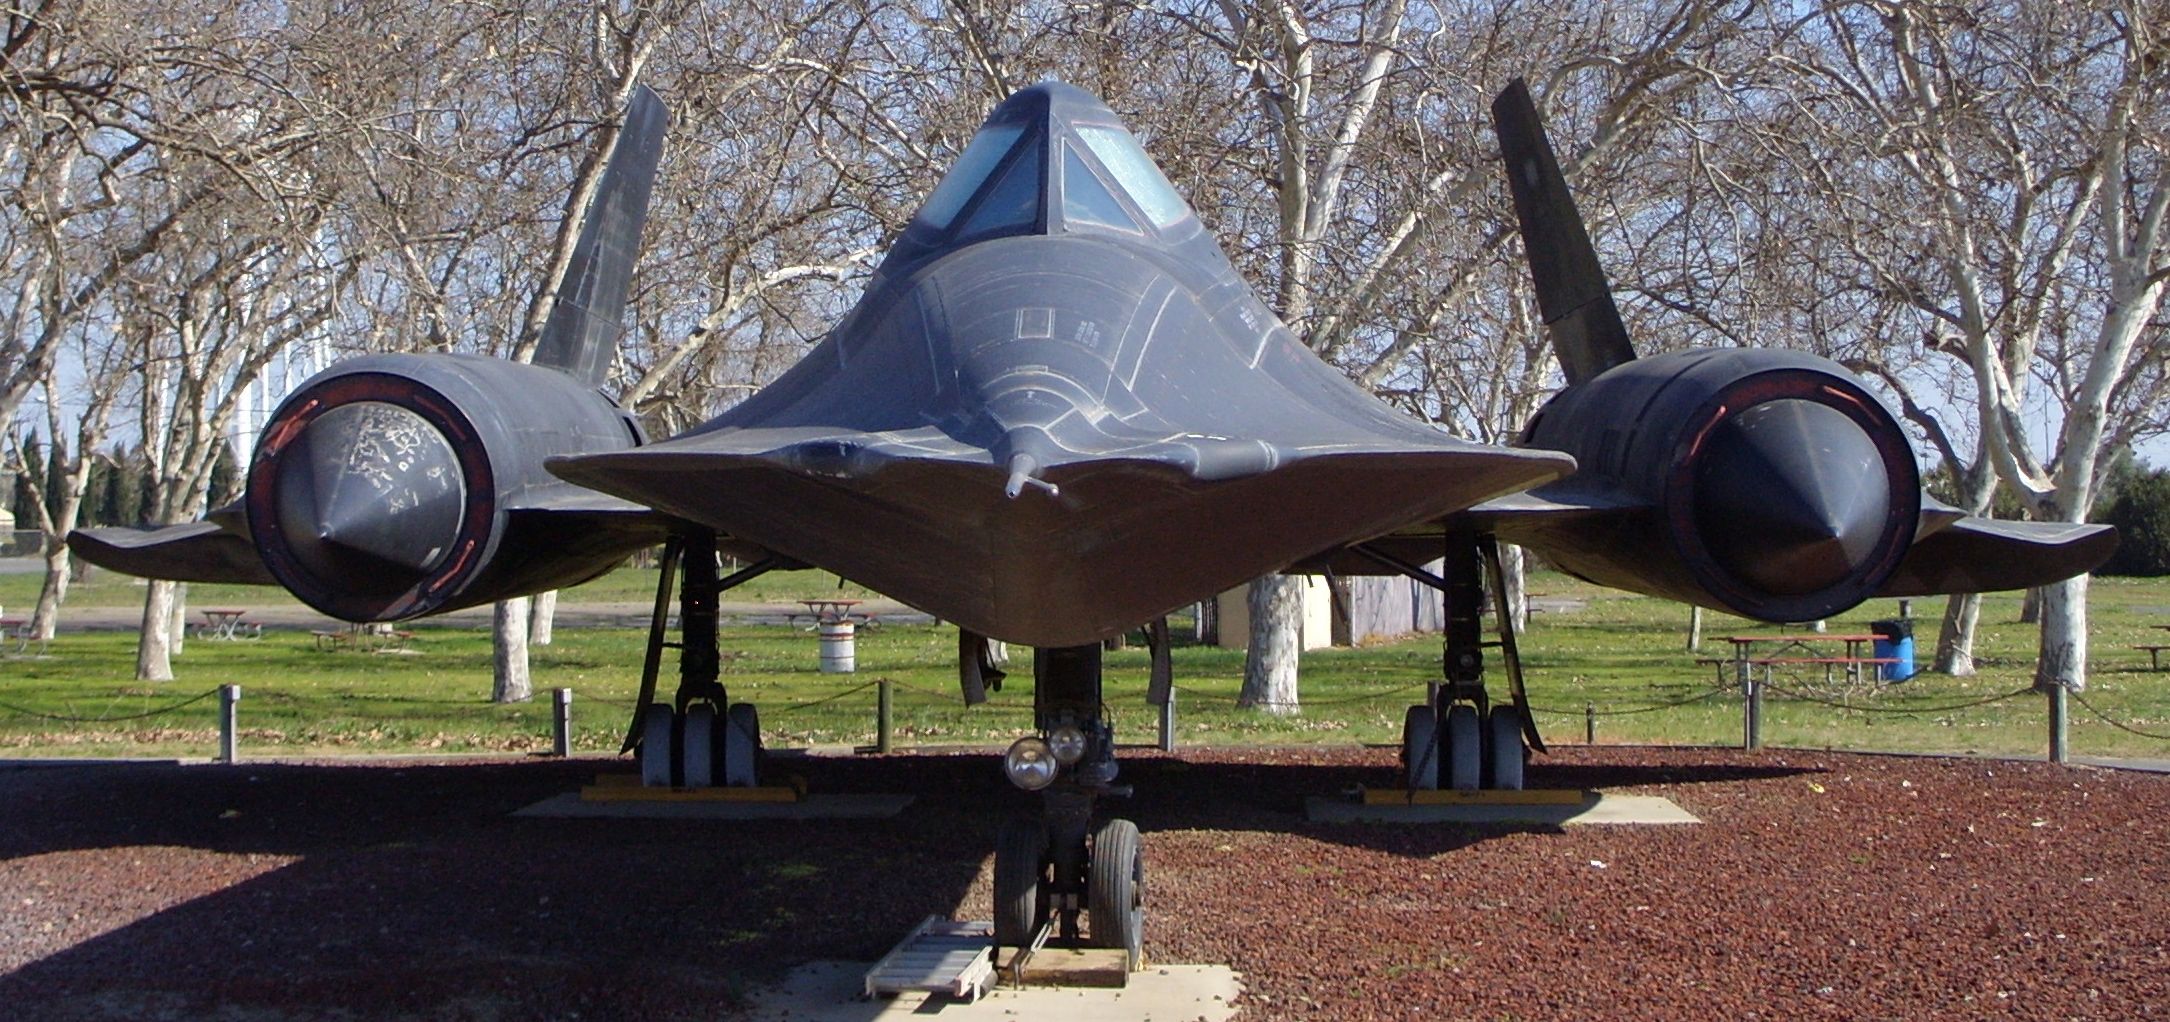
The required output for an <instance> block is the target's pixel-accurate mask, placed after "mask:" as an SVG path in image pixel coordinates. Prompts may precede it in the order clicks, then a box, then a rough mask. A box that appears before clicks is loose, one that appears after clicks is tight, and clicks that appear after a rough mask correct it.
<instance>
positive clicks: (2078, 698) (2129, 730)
mask: <svg viewBox="0 0 2170 1022" xmlns="http://www.w3.org/2000/svg"><path fill="white" fill-rule="evenodd" d="M2028 691H2033V690H2032V689H2029V690H2028ZM2065 691H2066V692H2067V693H2068V694H2069V695H2071V696H2072V699H2073V701H2074V702H2077V703H2079V704H2080V705H2081V706H2084V707H2086V708H2087V712H2089V713H2092V714H2094V715H2095V718H2096V719H2098V720H2100V721H2102V722H2103V723H2105V724H2108V725H2110V726H2111V727H2114V728H2116V729H2118V730H2119V731H2123V732H2125V733H2126V734H2133V735H2139V736H2140V737H2142V738H2152V739H2155V740H2156V741H2158V742H2170V735H2158V734H2155V733H2153V732H2149V731H2142V730H2140V729H2139V728H2136V727H2133V726H2132V725H2130V724H2127V723H2124V722H2123V721H2118V720H2112V719H2110V715H2109V714H2107V713H2104V712H2102V711H2101V710H2098V709H2096V708H2095V704H2093V703H2090V702H2088V701H2087V697H2086V696H2084V695H2081V694H2080V693H2079V691H2078V690H2077V689H2066V690H2065Z"/></svg>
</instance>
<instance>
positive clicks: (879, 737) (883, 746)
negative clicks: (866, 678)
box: [874, 678, 895, 754]
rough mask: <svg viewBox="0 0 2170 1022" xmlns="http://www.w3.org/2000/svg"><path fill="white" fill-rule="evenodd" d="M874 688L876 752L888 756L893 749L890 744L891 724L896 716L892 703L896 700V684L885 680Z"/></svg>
mask: <svg viewBox="0 0 2170 1022" xmlns="http://www.w3.org/2000/svg"><path fill="white" fill-rule="evenodd" d="M874 687H875V699H874V751H875V752H879V753H884V754H886V753H888V752H889V750H890V748H891V746H890V744H889V724H890V721H891V720H893V719H894V715H895V709H894V704H893V703H892V701H891V700H892V699H893V698H894V696H893V694H892V690H893V689H894V687H895V683H893V682H891V681H890V680H889V679H887V678H883V679H882V680H881V681H879V682H876V683H875V686H874Z"/></svg>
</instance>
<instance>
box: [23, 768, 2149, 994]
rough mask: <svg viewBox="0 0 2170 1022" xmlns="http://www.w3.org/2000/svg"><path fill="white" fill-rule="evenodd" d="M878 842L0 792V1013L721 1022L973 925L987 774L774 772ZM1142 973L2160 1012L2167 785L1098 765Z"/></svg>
mask: <svg viewBox="0 0 2170 1022" xmlns="http://www.w3.org/2000/svg"><path fill="white" fill-rule="evenodd" d="M783 763H784V766H783V768H784V769H785V770H787V771H790V772H796V773H800V774H803V775H805V776H806V777H807V778H808V779H809V781H810V782H811V783H812V784H813V786H814V787H815V788H816V789H817V790H823V791H913V792H917V793H918V794H919V795H920V796H921V797H920V800H919V801H918V802H917V803H915V804H914V805H913V807H912V808H910V809H908V810H906V812H905V814H904V815H903V816H902V817H900V818H898V819H896V820H890V821H878V822H817V823H792V822H767V823H735V824H725V823H715V822H676V821H669V822H667V821H637V820H636V821H597V820H533V819H514V818H511V817H509V816H508V815H507V813H509V812H510V811H511V810H513V809H515V808H518V807H519V806H522V805H525V804H528V803H530V802H534V801H537V800H539V799H541V798H543V797H545V796H548V795H552V794H556V793H559V792H562V791H564V790H567V789H568V788H570V787H572V786H573V785H575V784H577V783H579V782H580V781H582V780H584V779H585V778H586V777H587V776H588V775H591V774H593V773H594V772H595V771H596V769H597V767H598V764H597V763H596V762H594V761H588V762H574V763H560V762H550V761H540V760H538V761H531V762H525V763H516V764H507V763H502V762H501V763H496V764H480V765H427V766H416V765H405V766H383V765H379V766H354V765H323V766H272V765H254V766H247V765H245V766H241V767H236V768H224V767H207V766H196V767H96V768H92V767H85V768H65V769H39V770H15V771H0V969H4V970H5V972H4V973H0V1018H5V1019H10V1020H42V1019H161V1018H176V1019H232V1020H244V1019H245V1020H251V1022H259V1020H279V1019H377V1018H429V1019H478V1020H500V1019H528V1018H538V1019H539V1018H553V1019H555V1018H581V1019H618V1018H626V1019H634V1018H638V1019H676V1018H687V1019H692V1018H715V1017H728V1016H729V1014H730V1009H731V1008H732V1006H734V1005H735V1004H737V1003H738V1002H739V999H740V996H741V992H742V991H743V990H745V989H746V988H747V987H748V986H749V985H752V984H757V983H761V982H764V981H766V980H768V979H770V978H772V977H775V976H777V975H779V974H780V973H781V972H782V971H784V970H786V969H788V968H790V967H791V966H793V965H795V964H797V963H800V962H803V961H807V960H810V959H818V958H830V959H849V960H870V959H872V958H874V957H875V956H877V955H878V954H880V953H881V952H882V951H883V950H885V949H886V948H887V947H888V945H889V944H891V943H892V942H894V941H895V940H896V939H897V938H898V937H900V936H901V935H902V934H903V933H904V932H905V931H906V930H907V929H909V928H910V926H911V925H912V924H913V923H915V922H916V921H917V920H918V919H919V918H920V917H922V916H924V915H926V914H929V913H939V914H944V915H948V914H961V915H977V916H980V917H982V918H984V916H985V913H986V911H987V908H986V903H987V880H986V872H987V871H986V863H987V859H988V857H989V852H990V850H991V848H992V834H993V832H994V829H995V827H996V825H997V822H998V820H999V819H1000V818H1001V816H1003V815H1004V814H1006V813H1010V812H1016V811H1022V810H1026V809H1030V808H1031V807H1032V806H1033V802H1032V800H1031V798H1030V797H1028V796H1025V795H1022V794H1021V793H1018V792H1016V791H1014V790H1011V789H1009V788H1008V787H1007V785H1005V784H1004V783H1003V782H1002V781H1001V780H1000V778H999V777H998V771H997V769H996V767H995V765H994V761H993V759H992V757H988V756H895V757H889V758H885V759H872V758H869V759H857V760H842V759H808V760H802V761H790V760H787V761H783ZM1126 764H1127V770H1126V777H1125V779H1126V780H1130V781H1133V782H1135V783H1136V784H1137V785H1138V788H1139V791H1138V796H1137V798H1135V799H1133V800H1131V803H1130V804H1129V805H1127V806H1120V807H1119V811H1120V812H1122V813H1123V814H1125V815H1128V816H1131V817H1132V818H1134V819H1136V820H1137V821H1138V823H1139V824H1140V826H1141V827H1142V828H1143V829H1144V831H1145V850H1146V856H1147V862H1148V868H1149V870H1150V876H1149V885H1150V898H1151V906H1152V911H1153V915H1152V916H1151V917H1150V918H1149V921H1148V935H1147V942H1148V954H1149V955H1150V956H1151V957H1153V958H1155V959H1160V960H1165V961H1178V962H1201V963H1225V964H1228V965H1231V966H1233V967H1235V968H1236V969H1237V970H1239V971H1240V972H1242V973H1243V974H1244V978H1245V983H1246V984H1247V986H1248V988H1249V992H1248V993H1247V994H1246V995H1245V997H1244V998H1243V1000H1242V1001H1240V1002H1239V1003H1240V1004H1241V1005H1243V1007H1244V1011H1243V1014H1242V1017H1243V1018H1259V1019H1275V1018H1319V1019H1385V1018H1455V1019H1508V1018H1512V1019H1551V1018H1561V1019H1582V1018H1636V1019H1642V1020H1652V1019H1696V1020H1701V1019H1750V1018H1759V1019H1792V1018H1843V1019H1928V1018H1939V1019H1941V1018H2014V1019H2066V1018H2076V1019H2140V1018H2170V952H2166V950H2165V945H2166V943H2170V865H2166V858H2170V847H2166V840H2165V837H2166V835H2165V823H2164V821H2165V819H2166V816H2170V777H2162V776H2153V775H2145V774H2137V773H2121V772H2111V771H2102V770H2090V769H2077V768H2075V769H2062V768H2055V767H2049V766H2045V765H2040V764H2019V763H2001V762H1977V761H1959V760H1937V759H1902V758H1879V757H1862V756H1846V755H1837V754H1822V753H1792V752H1766V753H1761V754H1753V755H1750V754H1743V753H1737V752H1730V751H1717V750H1699V749H1624V748H1605V747H1599V748H1596V749H1570V750H1565V751H1563V752H1561V753H1558V754H1555V755H1552V756H1548V757H1540V758H1539V760H1538V761H1537V763H1536V765H1535V766H1534V767H1533V770H1532V774H1531V782H1532V784H1533V785H1536V786H1557V787H1606V788H1611V789H1619V790H1629V791H1638V792H1648V793H1654V794H1662V795H1665V796H1667V797H1670V798H1672V799H1673V800H1674V801H1676V802H1678V803H1680V804H1681V805H1682V806H1683V807H1685V808H1687V809H1688V810H1689V811H1691V812H1694V813H1696V814H1697V815H1699V816H1701V817H1702V818H1703V819H1704V821H1705V823H1704V824H1703V825H1702V826H1696V827H1648V828H1583V829H1575V830H1570V831H1567V832H1564V833H1563V832H1560V831H1557V830H1547V829H1516V828H1503V827H1488V828H1470V827H1452V826H1436V825H1435V826H1321V825H1315V824H1309V823H1306V822H1304V820H1303V817H1302V804H1303V798H1304V797H1305V796H1306V795H1313V794H1321V793H1331V792H1335V791H1338V790H1341V789H1343V788H1346V787H1348V786H1350V785H1354V784H1358V783H1371V784H1387V783H1391V777H1392V772H1393V768H1392V753H1391V752H1390V751H1385V750H1377V749H1341V750H1301V751H1286V750H1244V751H1235V750H1229V751H1210V752H1197V753H1187V754H1184V755H1182V756H1180V757H1174V758H1169V757H1161V756H1157V755H1153V754H1147V753H1134V754H1131V755H1130V757H1129V758H1128V759H1127V760H1126Z"/></svg>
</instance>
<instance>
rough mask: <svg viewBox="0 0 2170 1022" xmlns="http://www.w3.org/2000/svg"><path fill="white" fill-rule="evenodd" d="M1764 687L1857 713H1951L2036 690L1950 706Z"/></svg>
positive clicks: (1807, 700) (2027, 688)
mask: <svg viewBox="0 0 2170 1022" xmlns="http://www.w3.org/2000/svg"><path fill="white" fill-rule="evenodd" d="M1763 687H1764V688H1765V689H1766V690H1768V691H1770V692H1771V693H1772V694H1774V695H1777V696H1779V697H1781V698H1785V699H1798V700H1800V701H1802V702H1804V703H1817V704H1820V705H1823V706H1829V707H1832V708H1834V709H1840V710H1851V711H1854V712H1857V713H1892V714H1921V713H1951V712H1953V711H1955V710H1971V709H1973V708H1975V707H1977V706H1988V705H1991V704H1992V703H2001V702H2004V701H2005V700H2007V699H2016V698H2018V697H2020V696H2023V695H2027V694H2028V693H2031V692H2033V691H2034V686H2032V685H2028V686H2026V687H2024V688H2015V689H2013V690H2011V691H2010V692H2006V693H2004V694H2003V695H1994V696H1988V697H1986V698H1982V699H1975V700H1972V701H1969V702H1964V703H1952V704H1950V705H1948V706H1860V705H1857V704H1854V703H1849V702H1845V701H1842V700H1836V699H1826V698H1823V697H1822V696H1818V695H1814V694H1812V693H1809V692H1804V691H1796V690H1793V689H1787V688H1784V687H1782V686H1779V685H1774V684H1771V683H1770V682H1764V683H1763Z"/></svg>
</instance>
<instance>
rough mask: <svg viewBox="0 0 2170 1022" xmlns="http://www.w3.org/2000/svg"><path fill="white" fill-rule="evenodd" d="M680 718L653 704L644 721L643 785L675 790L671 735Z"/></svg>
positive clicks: (641, 755) (641, 733) (642, 749)
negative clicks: (672, 785)
mask: <svg viewBox="0 0 2170 1022" xmlns="http://www.w3.org/2000/svg"><path fill="white" fill-rule="evenodd" d="M676 717H677V714H675V713H672V712H671V708H670V707H668V706H665V705H663V704H662V703H650V704H648V708H647V709H645V710H642V711H641V717H640V783H641V784H642V786H644V787H649V788H668V787H670V786H671V774H672V772H673V771H672V770H671V732H672V731H673V730H675V729H676V725H677V721H676V719H675V718H676Z"/></svg>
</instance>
